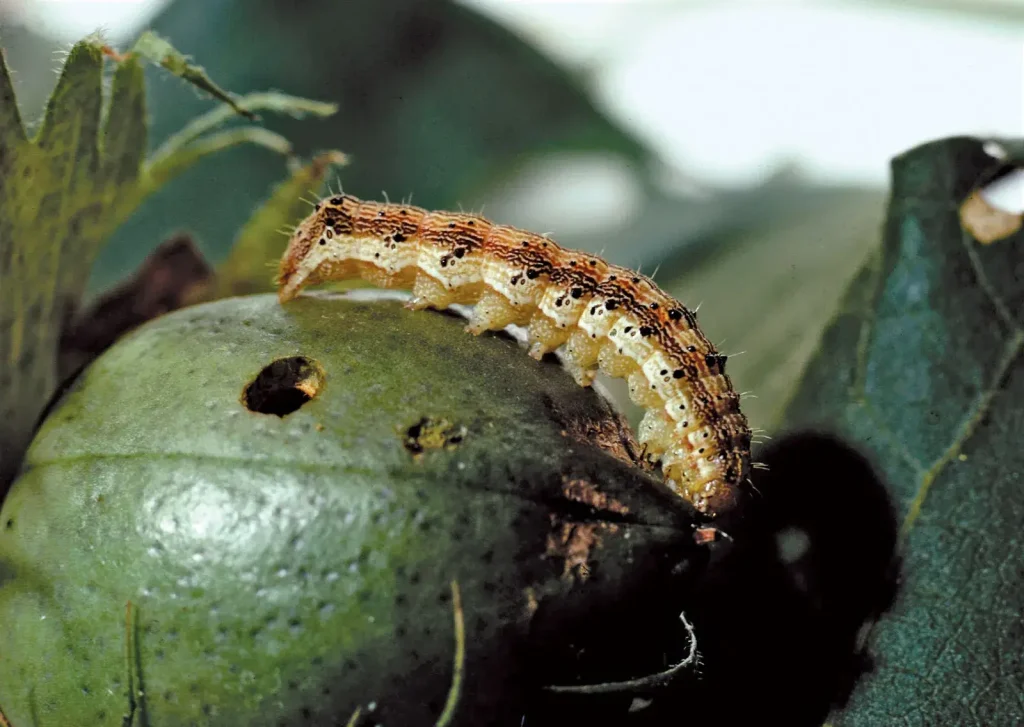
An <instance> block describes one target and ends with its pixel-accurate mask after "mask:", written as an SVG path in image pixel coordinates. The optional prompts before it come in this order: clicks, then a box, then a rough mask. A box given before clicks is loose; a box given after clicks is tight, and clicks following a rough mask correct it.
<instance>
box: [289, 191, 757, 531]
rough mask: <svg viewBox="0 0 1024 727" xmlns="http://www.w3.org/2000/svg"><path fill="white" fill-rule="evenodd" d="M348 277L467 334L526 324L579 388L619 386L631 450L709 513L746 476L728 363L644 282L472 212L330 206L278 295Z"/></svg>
mask: <svg viewBox="0 0 1024 727" xmlns="http://www.w3.org/2000/svg"><path fill="white" fill-rule="evenodd" d="M349 278H362V279H365V280H368V281H370V282H371V283H373V284H375V285H377V286H380V287H383V288H402V289H412V299H411V300H410V301H409V303H408V304H407V307H409V308H413V309H422V308H428V307H429V308H438V309H443V308H447V307H448V306H450V305H453V304H464V305H472V306H474V307H473V311H472V314H471V316H470V322H469V325H468V326H467V330H469V331H470V332H472V333H475V334H479V333H482V332H483V331H486V330H496V329H501V328H504V327H506V326H508V325H510V324H517V325H521V326H526V327H527V332H528V336H529V341H530V344H531V345H530V355H531V356H533V357H534V358H538V359H539V358H540V357H541V356H543V355H544V354H545V353H548V352H550V351H554V350H555V349H558V348H560V347H564V348H563V352H564V360H565V362H566V368H568V370H569V371H570V373H572V375H573V376H574V377H575V379H576V380H577V381H578V382H579V383H580V384H581V385H584V386H586V385H589V384H590V383H591V382H592V381H593V379H594V376H595V375H596V373H597V371H598V370H600V371H603V372H605V373H607V374H609V375H611V376H615V377H618V378H625V379H627V381H628V382H629V392H630V397H631V398H632V399H633V401H635V402H636V403H637V404H639V405H641V406H643V407H644V408H645V409H646V410H647V413H646V414H645V416H644V418H643V421H642V422H641V424H640V431H639V439H640V441H641V442H643V443H645V444H646V446H647V452H648V454H649V455H650V456H652V458H655V459H657V458H660V461H661V466H662V469H663V471H664V474H665V478H666V481H667V483H668V484H669V485H670V486H671V487H672V488H673V489H675V490H676V491H677V492H678V493H679V494H681V495H682V496H683V497H685V498H686V499H687V500H689V501H690V502H692V503H693V504H694V506H695V507H696V508H697V509H698V510H700V511H702V512H705V513H707V514H709V515H715V514H720V513H722V512H725V511H727V510H729V509H730V508H731V507H732V506H733V505H735V503H736V501H737V498H738V496H739V493H740V491H741V487H744V486H745V483H746V482H747V478H748V477H749V474H750V429H749V427H748V425H747V419H746V417H745V416H744V415H743V414H742V413H741V412H740V405H739V403H740V402H739V395H738V394H737V393H736V392H735V391H734V390H733V387H732V382H731V381H730V380H729V377H728V376H726V374H725V362H726V357H725V356H723V355H722V354H720V353H718V352H717V351H716V350H715V348H714V346H712V345H711V343H710V342H709V341H708V339H707V338H705V337H704V334H703V333H702V332H701V330H700V328H699V327H698V326H697V318H696V315H695V314H694V313H693V312H692V311H690V310H688V309H687V308H686V307H685V306H683V305H682V304H681V303H680V302H679V301H677V300H675V299H674V298H672V297H671V296H669V295H667V294H666V293H664V292H663V291H661V290H660V289H659V288H658V287H657V286H656V285H655V284H654V282H653V281H651V280H650V279H649V278H647V277H644V276H643V275H639V274H638V273H635V272H633V271H631V270H628V269H626V268H621V267H618V266H616V265H610V264H609V263H607V262H605V261H604V260H602V259H600V258H598V257H596V256H594V255H590V254H587V253H584V252H579V251H576V250H566V249H564V248H561V247H559V246H558V245H557V244H555V243H554V242H552V241H551V240H549V239H547V238H546V237H542V236H540V235H536V234H533V233H530V232H524V231H523V230H519V229H516V228H514V227H507V226H503V225H496V224H493V223H492V222H489V221H488V220H486V219H484V218H482V217H479V216H477V215H469V214H456V213H450V212H428V211H426V210H423V209H420V208H418V207H412V206H409V205H401V204H381V203H377V202H363V201H361V200H358V199H356V198H354V197H351V196H348V195H340V196H335V197H331V198H329V199H325V200H322V201H321V202H320V203H319V204H318V205H317V206H316V209H315V210H314V212H313V213H312V214H311V215H309V217H307V218H306V219H305V220H303V221H302V223H301V224H300V225H299V226H298V228H296V230H295V233H294V235H293V236H292V238H291V241H290V242H289V244H288V249H287V250H286V252H285V254H284V256H283V258H282V259H281V266H280V276H279V278H278V284H279V286H280V289H279V292H278V294H279V297H280V300H281V302H282V303H284V302H287V301H288V300H290V299H292V298H294V297H295V296H296V295H298V293H299V290H300V289H301V288H302V287H303V286H305V285H311V284H316V283H322V282H327V281H333V280H345V279H349Z"/></svg>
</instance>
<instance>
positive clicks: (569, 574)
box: [544, 478, 629, 582]
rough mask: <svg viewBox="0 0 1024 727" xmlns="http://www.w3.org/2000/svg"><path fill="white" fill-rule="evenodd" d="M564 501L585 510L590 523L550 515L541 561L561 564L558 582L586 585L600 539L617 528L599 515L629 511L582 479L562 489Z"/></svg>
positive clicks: (556, 514)
mask: <svg viewBox="0 0 1024 727" xmlns="http://www.w3.org/2000/svg"><path fill="white" fill-rule="evenodd" d="M562 495H563V496H564V497H565V499H566V500H570V501H572V502H576V503H579V504H581V505H584V506H587V507H589V508H590V509H591V511H592V512H593V514H594V517H595V520H593V521H578V520H572V519H568V518H565V517H564V516H563V515H561V514H559V513H551V515H550V519H551V532H550V533H549V534H548V538H547V544H546V548H545V550H544V557H545V558H556V559H560V560H561V561H562V578H563V579H566V580H576V581H580V582H583V581H586V580H587V579H588V578H590V574H591V569H592V567H591V563H590V557H591V554H592V553H593V551H594V550H596V549H598V548H600V547H601V544H602V539H603V538H604V537H607V536H610V535H614V534H616V533H618V532H619V525H618V524H617V523H615V522H609V521H606V520H603V519H600V518H601V517H602V515H609V514H614V515H626V514H628V513H629V508H628V507H626V506H625V505H623V504H622V503H621V502H619V501H618V500H616V499H615V498H613V497H610V496H608V495H607V494H605V493H603V492H601V491H600V490H598V488H597V486H596V485H595V484H594V483H593V482H590V481H588V480H585V479H579V478H577V479H570V480H567V481H566V482H565V483H564V484H563V485H562Z"/></svg>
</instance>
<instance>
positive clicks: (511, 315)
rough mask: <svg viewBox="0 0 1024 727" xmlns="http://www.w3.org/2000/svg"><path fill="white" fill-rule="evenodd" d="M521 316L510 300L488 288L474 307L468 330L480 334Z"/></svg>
mask: <svg viewBox="0 0 1024 727" xmlns="http://www.w3.org/2000/svg"><path fill="white" fill-rule="evenodd" d="M518 317H519V311H518V310H516V308H515V306H513V305H511V304H510V303H509V302H508V300H507V299H506V298H504V297H502V296H501V295H500V294H498V293H495V292H494V291H492V290H487V291H485V292H484V293H483V295H481V296H480V300H478V301H477V304H476V305H475V306H474V307H473V313H472V314H471V315H470V318H469V325H468V326H466V331H467V332H468V333H472V334H473V335H474V336H479V335H480V334H481V333H483V332H484V331H494V330H500V329H502V328H504V327H505V326H507V325H509V324H510V323H514V322H515V321H516V318H518Z"/></svg>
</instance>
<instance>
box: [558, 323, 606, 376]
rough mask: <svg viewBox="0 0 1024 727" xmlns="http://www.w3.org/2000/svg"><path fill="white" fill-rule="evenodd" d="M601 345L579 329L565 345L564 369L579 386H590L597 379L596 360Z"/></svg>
mask: <svg viewBox="0 0 1024 727" xmlns="http://www.w3.org/2000/svg"><path fill="white" fill-rule="evenodd" d="M600 354H601V344H599V343H598V342H597V341H596V340H594V339H592V338H591V337H590V335H588V334H587V333H584V332H583V331H581V330H580V329H579V328H577V329H576V330H574V331H573V332H572V334H571V335H570V336H569V340H568V341H567V342H566V344H565V368H566V370H567V371H568V372H569V373H570V374H572V377H573V378H574V379H576V383H577V384H579V385H580V386H590V385H591V384H593V383H594V379H595V378H596V377H597V359H598V357H599V356H600Z"/></svg>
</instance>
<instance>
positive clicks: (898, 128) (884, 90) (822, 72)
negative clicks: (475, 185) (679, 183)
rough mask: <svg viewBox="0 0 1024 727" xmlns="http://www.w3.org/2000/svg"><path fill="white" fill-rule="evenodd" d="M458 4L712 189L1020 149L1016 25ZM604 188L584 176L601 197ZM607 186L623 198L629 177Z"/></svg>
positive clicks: (111, 1) (125, 9) (769, 6)
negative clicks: (794, 167)
mask: <svg viewBox="0 0 1024 727" xmlns="http://www.w3.org/2000/svg"><path fill="white" fill-rule="evenodd" d="M0 2H6V3H8V4H11V3H14V4H15V5H19V4H20V5H22V6H23V8H24V9H25V11H26V12H27V13H28V15H29V17H30V18H32V19H33V20H34V21H36V22H38V23H42V24H44V25H45V26H46V27H47V28H48V29H49V30H50V32H51V33H57V34H59V35H60V36H61V37H65V38H67V39H69V40H74V39H77V38H79V37H81V36H82V35H84V34H86V33H88V32H91V31H92V30H95V29H96V27H97V26H104V27H105V28H107V30H108V31H109V33H108V36H109V37H112V38H116V37H117V36H118V34H123V33H130V32H132V31H133V30H134V29H135V28H136V27H138V26H140V25H142V24H144V23H145V21H146V19H147V18H148V17H149V16H150V15H151V14H152V13H153V12H155V11H156V10H157V9H158V8H159V6H160V5H161V4H162V2H161V0H105V1H102V0H92V1H84V0H0ZM462 2H463V3H464V4H466V5H469V6H471V7H474V8H476V9H478V10H480V11H482V12H484V13H486V14H488V15H491V16H492V17H494V18H496V19H498V20H499V21H501V22H503V23H505V24H507V25H509V26H511V27H512V28H513V29H515V30H516V31H518V32H520V33H522V34H523V35H524V36H525V37H526V38H527V39H528V40H530V41H532V42H534V43H535V44H537V45H538V46H540V47H541V48H542V49H544V50H545V51H546V52H548V53H549V54H551V55H552V56H554V57H555V58H556V59H557V60H559V61H562V62H564V63H567V64H569V65H571V66H574V67H576V68H580V69H584V70H586V71H587V73H588V75H589V77H590V78H591V79H592V82H593V89H594V91H595V93H596V95H597V98H598V100H599V103H600V104H601V105H602V106H603V107H604V108H605V110H606V111H607V112H608V113H609V114H611V115H612V116H613V117H615V118H617V119H618V120H619V121H620V122H622V123H623V124H625V125H626V126H627V127H629V128H631V129H632V130H633V131H634V133H637V134H638V135H639V136H640V137H641V138H643V139H645V140H646V141H647V142H648V143H649V144H651V145H653V146H654V147H655V148H656V149H657V150H658V151H659V152H660V153H661V154H662V156H663V157H664V159H665V161H666V162H667V163H668V164H669V165H670V166H678V167H679V168H680V169H682V170H684V171H685V173H686V174H687V175H688V176H691V177H696V178H697V179H699V180H702V181H705V182H709V183H712V184H723V185H732V184H739V185H747V184H754V183H756V182H757V181H759V180H761V179H763V178H764V177H766V176H768V175H769V174H771V172H772V171H773V170H774V169H776V168H777V167H778V165H780V164H784V163H796V164H798V165H799V166H800V167H801V168H802V169H803V170H804V171H805V173H806V174H808V175H809V176H811V177H813V178H817V179H821V180H823V181H829V182H837V183H867V184H877V185H884V184H885V183H886V182H887V180H888V163H889V159H890V158H891V157H892V156H893V155H894V154H896V153H899V152H900V151H903V150H905V149H907V148H909V147H911V146H914V145H916V144H918V143H920V142H922V141H925V140H929V139H934V138H937V137H941V136H947V135H951V134H992V135H997V136H998V135H1002V136H1016V137H1020V136H1024V23H1021V22H1018V23H1012V22H1008V21H1004V22H1002V23H1000V22H998V21H997V20H988V21H981V20H977V21H972V20H971V19H969V18H968V17H966V16H964V15H958V14H954V13H938V12H934V11H933V12H927V11H924V10H921V9H920V8H917V9H914V8H911V7H908V6H909V5H910V3H892V4H891V5H888V6H887V5H886V4H885V3H867V2H857V3H853V2H826V1H824V0H818V1H812V0H803V1H800V0H789V1H786V2H782V1H778V2H776V1H774V0H762V1H761V2H754V1H747V2H729V1H728V0H719V1H718V2H687V1H685V0H679V1H677V2H675V3H668V2H655V1H651V0H621V1H619V2H614V1H612V0H592V1H590V2H583V1H579V0H577V1H569V0H546V1H544V0H533V1H521V0H462ZM1020 4H1021V5H1022V6H1024V1H1022V2H1021V3H1020ZM620 171H621V170H620ZM595 173H596V174H598V177H596V178H595V177H594V176H593V174H592V173H590V172H588V173H587V174H584V175H575V176H576V178H580V177H581V176H582V177H586V178H589V179H590V180H591V183H592V184H594V183H598V180H599V178H600V172H595ZM607 177H608V183H609V184H610V185H612V187H614V188H616V189H618V188H621V186H622V183H623V180H622V179H621V173H620V174H618V176H616V173H615V171H614V170H611V171H609V173H608V175H607ZM553 188H554V187H549V189H553ZM608 191H609V192H612V191H613V190H612V188H609V189H608ZM542 196H543V195H542ZM601 196H602V197H603V196H604V195H601ZM590 199H591V202H593V199H594V198H593V196H591V197H590ZM550 202H551V203H554V202H555V200H553V199H552V200H550ZM545 206H547V205H545ZM1022 206H1024V200H1022ZM591 209H593V207H591Z"/></svg>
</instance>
